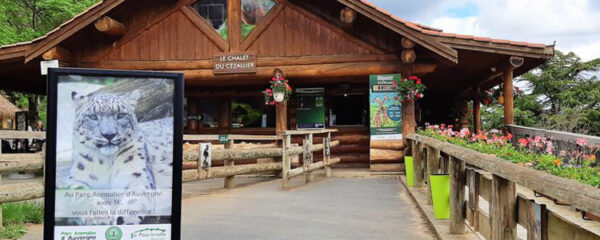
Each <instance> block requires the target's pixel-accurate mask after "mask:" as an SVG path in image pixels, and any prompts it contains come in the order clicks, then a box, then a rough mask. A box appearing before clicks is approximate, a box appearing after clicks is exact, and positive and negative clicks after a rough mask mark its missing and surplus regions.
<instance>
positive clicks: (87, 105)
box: [71, 92, 138, 155]
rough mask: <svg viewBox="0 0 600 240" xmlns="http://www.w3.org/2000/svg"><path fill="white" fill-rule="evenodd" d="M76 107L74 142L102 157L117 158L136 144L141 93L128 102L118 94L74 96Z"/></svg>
mask: <svg viewBox="0 0 600 240" xmlns="http://www.w3.org/2000/svg"><path fill="white" fill-rule="evenodd" d="M71 96H72V98H73V101H74V103H75V106H76V110H75V124H74V129H73V134H74V139H73V141H79V143H80V144H82V145H84V146H87V147H89V148H90V149H97V150H99V151H98V152H99V153H100V154H104V155H114V154H116V153H117V152H118V151H119V149H120V148H122V147H124V146H127V145H128V143H130V142H131V141H133V140H135V139H134V138H135V137H136V133H137V124H138V122H137V118H136V116H135V110H134V109H135V108H134V106H135V102H136V101H137V93H135V92H134V93H133V94H130V97H128V99H125V98H122V97H119V96H117V95H114V94H92V95H88V96H81V95H79V94H78V93H77V92H72V94H71Z"/></svg>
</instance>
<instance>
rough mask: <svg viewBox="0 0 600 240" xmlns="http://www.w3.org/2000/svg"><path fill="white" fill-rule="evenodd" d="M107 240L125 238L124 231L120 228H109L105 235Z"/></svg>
mask: <svg viewBox="0 0 600 240" xmlns="http://www.w3.org/2000/svg"><path fill="white" fill-rule="evenodd" d="M104 236H105V237H106V240H121V238H123V231H121V229H120V228H119V227H109V228H108V229H106V233H104Z"/></svg>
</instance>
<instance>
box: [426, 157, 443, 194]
mask: <svg viewBox="0 0 600 240" xmlns="http://www.w3.org/2000/svg"><path fill="white" fill-rule="evenodd" d="M439 159H440V151H439V150H437V149H435V148H433V147H430V146H427V175H426V178H427V184H428V185H430V186H427V205H432V204H433V199H432V198H431V180H430V178H429V177H430V176H431V175H432V174H437V173H438V168H439V164H438V163H439Z"/></svg>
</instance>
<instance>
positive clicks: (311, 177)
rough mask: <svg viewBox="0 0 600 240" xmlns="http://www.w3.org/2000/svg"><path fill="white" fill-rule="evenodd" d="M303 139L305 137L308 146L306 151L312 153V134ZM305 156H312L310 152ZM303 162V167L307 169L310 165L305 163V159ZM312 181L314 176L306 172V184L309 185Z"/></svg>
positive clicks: (310, 172)
mask: <svg viewBox="0 0 600 240" xmlns="http://www.w3.org/2000/svg"><path fill="white" fill-rule="evenodd" d="M305 137H306V144H308V145H309V146H310V147H309V148H308V149H309V151H312V143H313V134H312V133H309V134H307V135H306V136H305ZM304 149H306V148H304ZM307 154H310V155H312V152H310V153H307ZM313 161H314V160H313ZM303 162H304V166H305V167H308V165H309V164H310V163H309V162H306V159H304V161H303ZM311 163H312V162H311ZM314 179H315V176H314V174H313V172H312V171H307V172H306V183H311V182H312V181H314Z"/></svg>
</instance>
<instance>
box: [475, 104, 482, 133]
mask: <svg viewBox="0 0 600 240" xmlns="http://www.w3.org/2000/svg"><path fill="white" fill-rule="evenodd" d="M479 131H481V102H480V100H479V97H475V98H473V132H474V133H478V132H479Z"/></svg>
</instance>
